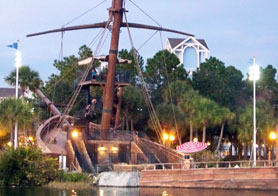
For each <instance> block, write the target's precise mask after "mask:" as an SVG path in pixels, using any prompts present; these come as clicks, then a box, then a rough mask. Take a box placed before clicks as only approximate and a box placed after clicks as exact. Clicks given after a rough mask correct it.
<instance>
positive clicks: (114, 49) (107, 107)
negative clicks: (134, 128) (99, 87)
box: [101, 0, 124, 140]
mask: <svg viewBox="0 0 278 196" xmlns="http://www.w3.org/2000/svg"><path fill="white" fill-rule="evenodd" d="M123 11H124V10H123V0H113V1H112V6H111V8H110V9H109V12H110V17H111V16H112V17H111V19H113V27H112V37H111V43H110V50H109V60H108V75H107V81H106V84H105V90H104V92H105V93H104V95H103V110H102V117H101V139H103V140H105V139H107V133H108V131H109V129H110V122H111V115H112V107H113V96H114V88H115V86H114V80H115V70H116V60H117V55H118V46H119V37H120V28H121V23H122V19H123Z"/></svg>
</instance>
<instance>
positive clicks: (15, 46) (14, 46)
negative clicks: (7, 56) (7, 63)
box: [7, 42, 18, 50]
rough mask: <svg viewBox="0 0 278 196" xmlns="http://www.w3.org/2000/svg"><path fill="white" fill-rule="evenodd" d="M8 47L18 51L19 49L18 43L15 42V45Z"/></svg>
mask: <svg viewBox="0 0 278 196" xmlns="http://www.w3.org/2000/svg"><path fill="white" fill-rule="evenodd" d="M7 47H10V48H14V49H16V50H17V48H18V43H17V42H15V43H13V44H11V45H7Z"/></svg>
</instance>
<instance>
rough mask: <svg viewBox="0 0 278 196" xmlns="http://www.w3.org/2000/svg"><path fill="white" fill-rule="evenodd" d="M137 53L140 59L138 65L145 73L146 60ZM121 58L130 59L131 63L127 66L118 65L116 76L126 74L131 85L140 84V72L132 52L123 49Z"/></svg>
mask: <svg viewBox="0 0 278 196" xmlns="http://www.w3.org/2000/svg"><path fill="white" fill-rule="evenodd" d="M136 53H137V58H138V63H139V66H140V68H141V70H142V71H143V65H144V60H143V57H142V56H140V54H139V53H138V52H137V51H136ZM119 57H120V58H122V59H128V60H131V61H132V62H131V63H129V64H128V63H126V64H118V65H117V66H116V74H119V73H120V74H124V75H125V76H126V78H128V79H129V81H128V82H129V83H131V84H132V85H136V84H138V81H137V79H138V78H137V77H138V72H137V69H136V64H135V59H134V57H133V54H132V50H130V51H128V50H127V49H123V50H121V51H120V52H119Z"/></svg>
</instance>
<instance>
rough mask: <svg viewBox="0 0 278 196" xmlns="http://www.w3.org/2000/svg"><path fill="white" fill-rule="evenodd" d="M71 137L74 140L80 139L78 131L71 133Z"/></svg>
mask: <svg viewBox="0 0 278 196" xmlns="http://www.w3.org/2000/svg"><path fill="white" fill-rule="evenodd" d="M71 136H72V137H73V138H77V137H78V131H77V130H76V129H74V130H73V131H72V132H71Z"/></svg>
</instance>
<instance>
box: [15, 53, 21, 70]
mask: <svg viewBox="0 0 278 196" xmlns="http://www.w3.org/2000/svg"><path fill="white" fill-rule="evenodd" d="M21 61H22V58H21V52H19V51H18V50H17V51H16V53H15V67H17V68H19V67H21V65H22V63H21Z"/></svg>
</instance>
